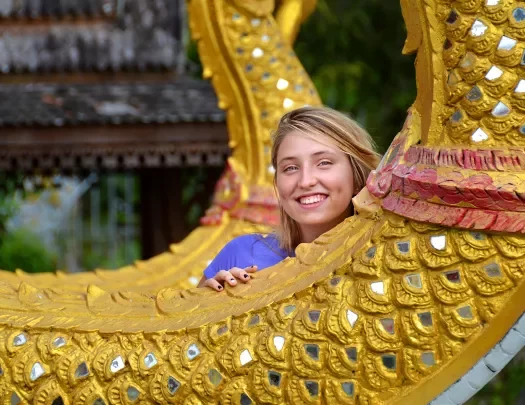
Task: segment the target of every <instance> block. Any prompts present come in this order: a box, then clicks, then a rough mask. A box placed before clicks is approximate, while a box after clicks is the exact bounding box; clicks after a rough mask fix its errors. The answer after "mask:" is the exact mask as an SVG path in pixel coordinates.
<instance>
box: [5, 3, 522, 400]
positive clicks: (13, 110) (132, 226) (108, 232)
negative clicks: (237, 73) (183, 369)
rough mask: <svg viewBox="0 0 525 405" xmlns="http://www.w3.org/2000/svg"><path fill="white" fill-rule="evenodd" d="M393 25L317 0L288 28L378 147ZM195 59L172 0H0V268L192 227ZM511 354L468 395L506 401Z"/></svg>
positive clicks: (98, 259) (196, 152)
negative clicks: (299, 23)
mask: <svg viewBox="0 0 525 405" xmlns="http://www.w3.org/2000/svg"><path fill="white" fill-rule="evenodd" d="M404 40H405V27H404V24H403V19H402V16H401V10H400V6H399V2H398V1H385V0H353V1H352V2H351V6H350V5H349V2H348V0H319V4H318V8H317V11H316V13H315V14H314V15H313V16H312V17H311V18H310V19H309V20H308V22H307V23H306V24H305V25H303V27H302V29H301V32H300V34H299V37H298V39H297V41H296V44H295V51H296V53H297V55H298V56H299V59H300V60H301V61H302V63H303V64H304V66H305V68H306V70H307V72H309V74H310V76H311V77H312V79H313V81H314V83H315V85H316V86H317V89H318V90H319V92H320V94H321V97H322V99H323V102H324V103H325V104H326V105H328V106H330V107H333V108H336V109H338V110H340V111H343V112H347V113H349V114H351V115H352V116H353V117H354V118H356V119H357V120H358V121H359V122H360V123H361V124H362V125H363V126H365V127H366V128H367V129H368V131H369V132H370V133H371V134H372V136H373V138H374V139H375V141H376V143H377V145H378V149H379V150H380V151H381V152H384V151H385V150H386V148H387V147H388V145H389V144H390V142H391V140H392V138H393V137H394V136H395V134H396V133H397V131H398V130H399V129H400V128H401V126H402V124H403V121H404V118H405V116H406V110H407V108H408V107H409V106H410V104H411V102H412V101H413V100H414V98H415V92H416V89H415V79H414V66H413V63H414V58H413V57H407V56H402V55H401V49H402V47H403V43H404ZM201 73H202V67H201V64H200V61H199V57H198V54H197V50H196V46H195V44H194V43H193V42H192V41H191V40H190V38H189V32H188V28H187V15H186V7H185V2H184V0H0V268H1V269H5V270H10V271H14V270H15V269H17V268H22V269H24V270H25V271H28V272H37V271H54V270H55V269H57V268H60V269H63V270H64V271H67V272H78V271H87V270H92V269H94V268H117V267H121V266H124V265H126V264H129V263H131V262H133V261H134V260H136V259H139V258H149V257H152V256H154V255H155V254H158V253H161V252H163V251H165V250H167V249H168V247H169V244H170V243H173V242H177V241H180V240H182V239H183V238H184V237H185V236H186V235H187V234H188V233H189V232H190V231H191V230H192V229H193V228H195V227H196V226H197V225H198V221H199V218H200V217H201V216H202V214H203V213H204V210H205V209H206V208H207V207H208V205H209V203H210V198H211V196H212V190H213V187H214V185H215V183H216V181H217V179H218V178H219V176H220V174H221V172H222V169H223V165H224V162H225V160H226V158H227V156H228V153H229V151H228V146H227V142H228V138H227V132H226V123H225V115H224V113H223V112H222V111H220V110H219V109H218V108H217V107H216V104H217V99H216V96H215V94H214V92H213V89H212V87H211V85H210V84H209V83H208V82H205V81H203V80H202V79H201ZM523 357H524V356H523V354H522V355H521V357H520V356H518V358H517V359H516V360H514V361H513V362H512V363H511V364H510V365H509V366H508V367H507V368H506V369H505V370H503V372H501V373H500V375H499V376H498V378H497V379H496V380H495V381H494V382H493V383H492V384H490V385H489V386H487V387H485V389H484V390H482V391H481V392H480V393H479V394H478V395H477V396H476V398H474V399H473V400H472V401H471V402H470V403H471V404H491V405H492V404H493V405H496V404H498V405H499V404H506V405H507V404H518V403H520V402H519V401H520V399H519V398H520V390H521V389H522V387H523V386H524V385H525V383H524V382H525V362H524V361H523ZM521 397H522V398H523V393H522V395H521ZM522 403H524V404H525V402H522Z"/></svg>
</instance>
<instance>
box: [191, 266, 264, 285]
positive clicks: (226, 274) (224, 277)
mask: <svg viewBox="0 0 525 405" xmlns="http://www.w3.org/2000/svg"><path fill="white" fill-rule="evenodd" d="M256 271H257V266H249V267H246V268H244V269H241V268H239V267H234V268H232V269H230V271H226V270H221V271H219V272H218V273H217V274H216V275H215V277H213V278H209V279H207V280H205V281H204V282H202V280H201V283H199V285H200V286H202V287H209V288H212V289H214V290H215V291H223V290H224V287H223V284H224V283H228V284H229V285H230V286H232V287H235V286H236V285H237V279H239V280H241V281H242V282H243V283H247V282H248V281H250V280H251V276H250V275H249V274H248V273H255V272H256Z"/></svg>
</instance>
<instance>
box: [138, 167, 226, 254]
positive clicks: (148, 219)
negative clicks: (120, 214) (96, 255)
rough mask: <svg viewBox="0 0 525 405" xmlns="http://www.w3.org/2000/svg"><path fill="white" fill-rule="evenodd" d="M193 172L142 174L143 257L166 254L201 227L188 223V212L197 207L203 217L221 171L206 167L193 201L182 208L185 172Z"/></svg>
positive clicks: (172, 170)
mask: <svg viewBox="0 0 525 405" xmlns="http://www.w3.org/2000/svg"><path fill="white" fill-rule="evenodd" d="M191 170H194V169H192V168H180V167H178V168H162V169H142V170H140V171H139V173H140V217H141V241H142V257H143V258H144V259H148V258H150V257H152V256H155V255H157V254H160V253H162V252H165V251H166V250H168V249H169V246H170V244H172V243H176V242H180V241H181V240H183V239H184V238H185V237H186V236H187V235H188V234H189V233H190V232H191V231H192V230H193V229H194V228H195V226H198V223H194V224H190V223H189V222H188V221H187V216H188V210H189V208H190V207H191V205H192V204H198V206H199V207H201V210H202V213H204V210H206V209H207V208H208V207H209V205H210V201H211V198H212V196H213V190H214V187H215V184H216V183H217V181H218V179H219V176H220V174H221V173H222V170H223V168H222V167H206V168H205V169H204V170H205V173H206V175H205V178H204V180H203V182H202V186H201V187H199V189H198V190H197V192H196V193H195V194H194V196H193V198H191V200H190V201H189V202H188V203H187V204H183V190H184V187H185V186H186V184H185V183H184V181H183V180H182V179H183V177H188V176H183V174H184V172H186V174H187V173H188V171H191Z"/></svg>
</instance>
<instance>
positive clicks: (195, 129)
mask: <svg viewBox="0 0 525 405" xmlns="http://www.w3.org/2000/svg"><path fill="white" fill-rule="evenodd" d="M185 18H186V16H185V6H184V0H0V170H3V171H19V170H21V171H24V172H34V171H35V170H36V171H51V172H52V171H59V172H79V171H97V172H101V173H115V172H118V171H132V172H133V173H134V174H136V175H137V176H138V177H139V178H140V190H141V191H140V193H141V197H140V206H141V214H140V216H141V219H142V226H141V232H142V247H143V253H144V256H145V257H149V256H151V255H153V254H156V253H158V252H160V251H162V250H164V249H166V248H167V246H168V245H169V243H170V242H173V241H176V240H178V239H180V238H182V237H183V236H184V233H185V232H186V230H185V229H183V227H182V226H181V224H182V222H183V214H184V212H183V210H182V209H181V206H180V201H181V184H180V181H179V178H178V177H179V176H178V170H179V168H181V167H184V166H204V167H216V168H217V169H215V170H214V172H213V175H210V176H208V178H209V179H208V180H206V189H207V194H210V195H211V188H212V187H213V184H214V183H215V181H216V179H217V177H218V173H219V172H220V167H222V166H223V164H224V160H225V157H226V156H227V155H228V138H227V131H226V125H225V115H224V113H223V112H222V111H221V110H219V109H218V108H217V100H216V97H215V94H214V91H213V89H212V87H211V85H210V84H209V83H208V82H205V81H202V80H199V79H194V78H191V77H190V74H189V70H190V68H189V62H188V61H187V59H186V56H185V54H186V52H185V43H186V42H187V30H186V27H185Z"/></svg>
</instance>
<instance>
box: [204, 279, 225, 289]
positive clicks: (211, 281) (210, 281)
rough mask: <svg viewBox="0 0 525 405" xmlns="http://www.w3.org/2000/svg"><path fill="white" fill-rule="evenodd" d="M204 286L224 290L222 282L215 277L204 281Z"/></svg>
mask: <svg viewBox="0 0 525 405" xmlns="http://www.w3.org/2000/svg"><path fill="white" fill-rule="evenodd" d="M203 287H209V288H211V289H213V290H215V291H223V290H224V287H223V286H222V285H221V283H219V282H218V281H217V280H215V279H214V278H209V279H207V280H206V281H205V282H204V284H203Z"/></svg>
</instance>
